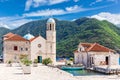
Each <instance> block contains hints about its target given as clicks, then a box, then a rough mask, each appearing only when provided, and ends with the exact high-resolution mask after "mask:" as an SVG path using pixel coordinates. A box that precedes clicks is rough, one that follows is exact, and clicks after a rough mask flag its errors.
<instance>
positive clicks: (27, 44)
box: [3, 18, 56, 64]
mask: <svg viewBox="0 0 120 80" xmlns="http://www.w3.org/2000/svg"><path fill="white" fill-rule="evenodd" d="M55 27H56V23H55V20H54V19H53V18H49V19H48V21H47V25H46V38H44V37H42V36H41V35H39V36H33V35H32V34H30V33H29V32H28V34H26V35H24V36H23V37H22V36H20V35H18V34H14V33H11V32H10V33H7V34H5V35H4V36H3V60H4V62H5V63H6V62H8V61H12V62H18V61H19V57H20V55H21V54H27V55H29V58H30V59H31V60H32V61H34V60H35V59H38V62H40V63H41V62H42V60H43V59H45V58H51V60H52V62H53V64H55V62H56V29H55Z"/></svg>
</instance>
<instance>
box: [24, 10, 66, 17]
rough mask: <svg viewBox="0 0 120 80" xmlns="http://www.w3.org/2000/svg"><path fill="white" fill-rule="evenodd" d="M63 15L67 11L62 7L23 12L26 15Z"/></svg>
mask: <svg viewBox="0 0 120 80" xmlns="http://www.w3.org/2000/svg"><path fill="white" fill-rule="evenodd" d="M51 14H52V15H63V14H65V11H64V10H62V9H51V10H50V9H46V10H40V11H37V12H31V13H25V14H23V16H24V17H36V16H50V15H51Z"/></svg>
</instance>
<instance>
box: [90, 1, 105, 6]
mask: <svg viewBox="0 0 120 80" xmlns="http://www.w3.org/2000/svg"><path fill="white" fill-rule="evenodd" d="M102 1H103V0H96V1H94V2H92V3H91V4H90V6H92V5H94V4H96V3H99V2H102Z"/></svg>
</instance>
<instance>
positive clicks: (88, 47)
mask: <svg viewBox="0 0 120 80" xmlns="http://www.w3.org/2000/svg"><path fill="white" fill-rule="evenodd" d="M79 45H82V46H83V47H84V48H85V51H87V52H90V51H94V52H115V51H114V50H112V49H109V48H107V47H105V46H102V45H100V44H98V43H80V44H79ZM77 51H78V50H76V51H75V52H77Z"/></svg>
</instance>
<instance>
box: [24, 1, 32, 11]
mask: <svg viewBox="0 0 120 80" xmlns="http://www.w3.org/2000/svg"><path fill="white" fill-rule="evenodd" d="M31 5H32V0H27V1H26V5H25V11H28V10H29V9H30V6H31Z"/></svg>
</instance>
